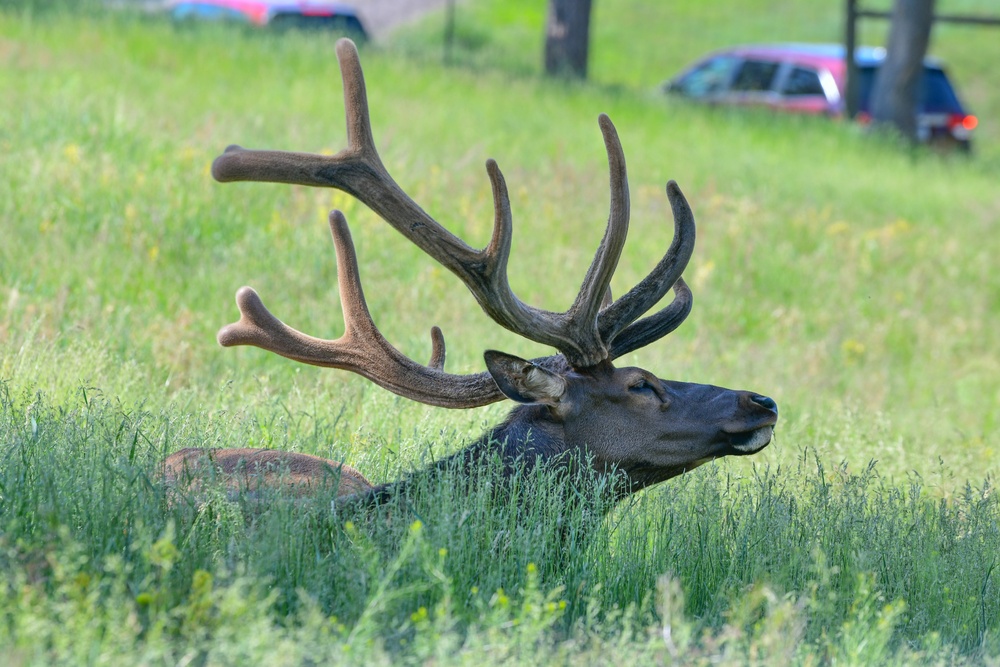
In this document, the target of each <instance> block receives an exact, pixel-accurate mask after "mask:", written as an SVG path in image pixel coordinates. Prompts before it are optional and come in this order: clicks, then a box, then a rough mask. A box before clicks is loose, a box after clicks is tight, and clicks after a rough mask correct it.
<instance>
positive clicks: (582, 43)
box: [545, 0, 593, 79]
mask: <svg viewBox="0 0 1000 667" xmlns="http://www.w3.org/2000/svg"><path fill="white" fill-rule="evenodd" d="M592 4H593V1H592V0H549V13H548V17H547V18H546V21H545V73H546V74H548V75H549V76H562V77H568V78H578V79H586V78H587V52H588V50H589V45H590V8H591V5H592Z"/></svg>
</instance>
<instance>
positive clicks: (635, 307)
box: [600, 181, 695, 356]
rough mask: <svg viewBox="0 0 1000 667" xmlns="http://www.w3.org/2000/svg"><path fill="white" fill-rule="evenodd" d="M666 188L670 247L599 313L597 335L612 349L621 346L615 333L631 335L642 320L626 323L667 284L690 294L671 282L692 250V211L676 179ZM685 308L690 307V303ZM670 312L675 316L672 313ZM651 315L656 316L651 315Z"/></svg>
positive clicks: (650, 304)
mask: <svg viewBox="0 0 1000 667" xmlns="http://www.w3.org/2000/svg"><path fill="white" fill-rule="evenodd" d="M666 189H667V197H668V199H669V200H670V207H671V209H672V212H673V218H674V238H673V241H672V242H671V244H670V247H669V248H668V249H667V252H666V254H665V255H664V256H663V258H662V259H661V260H660V261H659V263H658V264H657V265H656V267H654V268H653V270H652V271H650V272H649V275H647V276H646V277H645V278H643V279H642V280H641V281H640V282H639V283H638V284H637V285H636V286H635V287H633V288H632V289H631V290H629V292H628V293H627V294H625V295H624V296H623V297H621V298H620V299H618V300H617V301H615V302H614V303H613V304H611V305H610V306H608V307H607V308H605V309H604V311H602V312H601V315H600V332H601V339H602V340H604V341H605V342H606V343H607V344H608V345H609V346H612V347H613V348H614V349H616V350H617V349H619V348H621V347H624V346H625V344H624V343H623V344H622V345H618V344H617V337H618V336H619V335H624V334H625V332H631V333H630V338H631V336H632V335H634V334H635V333H636V331H638V329H635V330H633V327H638V325H640V324H642V323H643V322H645V320H642V321H640V322H636V324H635V325H632V326H631V327H630V326H629V325H630V324H632V322H634V321H635V320H636V319H637V318H638V317H639V316H640V315H642V314H643V313H644V312H646V311H647V310H649V309H650V308H652V307H653V306H654V305H655V304H656V303H657V302H658V301H659V300H660V299H662V298H663V297H664V295H666V293H667V292H668V291H669V290H670V288H671V287H675V291H676V292H677V297H676V299H682V296H681V295H682V292H684V293H686V294H687V295H688V296H690V290H688V289H687V287H686V286H683V287H682V288H681V290H680V291H678V290H677V288H676V286H675V283H678V282H680V283H681V285H683V282H682V281H680V276H681V274H682V273H683V272H684V269H685V268H686V267H687V263H688V261H689V260H690V259H691V254H692V252H694V241H695V224H694V214H693V213H692V212H691V207H690V206H688V203H687V200H686V199H685V198H684V194H683V193H682V192H681V190H680V188H679V187H678V186H677V183H675V182H674V181H670V182H669V183H667V188H666ZM673 307H674V306H673V305H671V306H668V307H667V308H668V309H670V308H673ZM677 308H678V309H679V310H678V311H677V312H681V311H683V308H682V307H681V306H680V305H679V304H678V306H677ZM687 311H690V305H689V306H688V308H687ZM687 311H685V313H684V316H685V317H686V316H687ZM672 312H673V311H672ZM673 316H676V313H675V314H674V315H673ZM651 317H657V316H655V315H654V316H651ZM647 319H650V318H647ZM682 321H683V318H681V320H680V321H678V322H677V324H678V325H679V324H680V322H682ZM646 326H649V325H644V327H646ZM626 327H627V328H626ZM653 330H657V328H656V327H653ZM671 331H672V329H671ZM667 333H669V331H664V332H663V333H661V334H660V335H659V336H658V337H662V336H665V335H666V334H667ZM653 340H656V338H652V339H650V340H647V341H646V342H645V343H643V345H646V344H648V343H651V342H653ZM639 347H641V345H640V346H639ZM631 349H637V348H631ZM629 351H631V350H629ZM621 354H624V352H619V353H617V354H615V355H614V356H620V355H621Z"/></svg>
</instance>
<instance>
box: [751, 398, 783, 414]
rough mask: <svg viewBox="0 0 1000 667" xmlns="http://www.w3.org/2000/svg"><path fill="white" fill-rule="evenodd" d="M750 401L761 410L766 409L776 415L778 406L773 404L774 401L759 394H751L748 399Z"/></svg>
mask: <svg viewBox="0 0 1000 667" xmlns="http://www.w3.org/2000/svg"><path fill="white" fill-rule="evenodd" d="M750 400H751V401H753V402H754V403H756V404H757V405H759V406H761V407H762V408H767V409H768V410H770V411H772V412H774V413H775V414H777V413H778V404H777V403H775V402H774V399H771V398H768V397H767V396H761V395H760V394H753V395H752V396H751V397H750Z"/></svg>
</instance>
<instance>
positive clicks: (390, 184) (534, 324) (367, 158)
mask: <svg viewBox="0 0 1000 667" xmlns="http://www.w3.org/2000/svg"><path fill="white" fill-rule="evenodd" d="M337 58H338V60H339V61H340V66H341V75H342V78H343V82H344V106H345V111H346V117H347V137H348V145H347V148H345V149H344V150H342V151H340V152H339V153H337V154H336V155H334V156H322V155H313V154H308V153H292V152H285V151H259V150H246V149H243V148H240V147H239V146H230V147H228V148H227V149H226V151H225V153H223V154H222V155H220V156H219V157H218V158H216V160H215V162H214V164H213V165H212V174H213V176H214V177H215V178H216V179H217V180H219V181H221V182H228V181H267V182H274V183H294V184H299V185H310V186H323V187H333V188H337V189H340V190H343V191H344V192H347V193H349V194H351V195H353V196H354V197H356V198H357V199H359V200H360V201H361V202H363V203H364V204H366V205H367V206H368V207H369V208H371V209H372V210H373V211H375V212H376V213H378V214H379V215H380V216H381V217H382V218H383V219H384V220H385V221H386V222H388V223H389V224H390V225H392V226H393V227H394V228H395V229H396V230H397V231H399V232H400V233H401V234H403V236H405V237H406V238H408V239H409V240H410V241H411V242H413V243H414V244H415V245H417V246H418V247H419V248H420V249H422V250H423V251H424V252H426V253H427V254H428V255H430V256H431V257H432V258H434V259H435V260H436V261H438V262H439V263H440V264H442V265H443V266H445V267H446V268H448V269H449V270H450V271H452V272H453V273H454V274H455V275H457V276H458V277H459V278H460V279H461V280H462V282H463V283H464V284H465V285H466V287H468V289H469V290H470V291H471V292H472V294H473V296H474V297H475V298H476V300H477V301H478V303H479V305H480V306H481V307H482V308H483V310H484V311H485V312H486V313H487V314H488V315H489V316H490V317H491V318H492V319H493V320H494V321H495V322H497V323H498V324H500V325H501V326H503V327H505V328H507V329H509V330H510V331H513V332H514V333H517V334H518V335H521V336H523V337H525V338H528V339H529V340H533V341H536V342H539V343H544V344H546V345H550V346H552V347H554V348H556V349H557V350H559V351H560V352H561V353H562V355H563V356H564V357H565V359H566V361H567V362H568V363H569V364H570V365H571V366H573V367H574V368H586V367H589V366H593V365H596V364H598V363H600V362H602V361H605V360H611V359H614V358H616V357H619V356H621V355H624V354H627V353H628V352H631V351H633V350H635V349H638V348H640V347H642V346H643V345H647V344H649V343H650V342H652V341H654V340H656V339H658V338H660V337H662V336H664V335H666V334H667V333H669V332H670V331H672V330H673V329H675V328H676V327H677V326H678V325H679V324H680V323H681V322H682V321H683V319H684V318H685V317H686V316H687V314H688V312H690V308H691V292H690V290H688V288H687V286H686V285H685V284H684V282H683V281H682V280H680V275H681V273H682V272H683V270H684V267H685V266H686V265H687V262H688V260H689V258H690V256H691V252H692V250H693V248H694V217H693V215H692V214H691V210H690V208H689V207H688V205H687V202H686V201H685V199H684V196H683V195H682V194H681V191H680V189H679V188H678V187H677V185H676V184H675V183H674V182H672V181H671V182H670V183H668V184H667V196H668V197H669V199H670V202H671V206H672V209H673V214H674V240H673V242H672V244H671V246H670V248H669V249H668V251H667V253H666V255H664V257H663V259H662V260H661V261H660V262H659V263H658V264H657V266H656V267H655V268H654V269H653V271H652V272H650V274H649V275H648V276H646V278H644V279H643V280H642V281H640V282H639V284H638V285H636V286H635V287H633V288H632V289H631V290H630V291H629V292H628V293H627V294H626V295H625V296H624V297H622V298H621V299H619V300H618V301H615V302H612V303H610V304H609V303H608V301H609V300H610V296H609V284H610V282H611V277H612V275H613V274H614V271H615V268H616V267H617V264H618V259H619V257H620V255H621V251H622V248H623V246H624V243H625V238H626V235H627V232H628V219H629V196H628V178H627V174H626V169H625V156H624V153H623V151H622V147H621V142H620V141H619V139H618V133H617V131H616V130H615V127H614V125H613V124H612V122H611V120H610V119H609V118H608V117H607V116H606V115H604V114H601V116H600V117H599V124H600V127H601V132H602V134H603V135H604V143H605V148H606V150H607V154H608V168H609V171H610V189H611V206H610V213H609V215H608V225H607V229H606V231H605V234H604V238H603V239H602V241H601V244H600V246H599V247H598V250H597V253H596V254H595V256H594V260H593V262H592V263H591V265H590V268H589V270H588V271H587V275H586V277H585V278H584V281H583V284H582V286H581V288H580V291H579V293H578V295H577V297H576V299H575V301H574V302H573V305H572V306H570V308H569V309H568V310H567V311H565V312H563V313H554V312H550V311H546V310H542V309H539V308H534V307H532V306H529V305H527V304H525V303H524V302H522V301H521V300H520V299H519V298H518V297H517V296H516V295H515V294H514V293H513V292H512V291H511V288H510V285H509V282H508V279H507V261H508V258H509V256H510V248H511V238H512V222H511V210H510V199H509V197H508V194H507V186H506V183H505V182H504V178H503V175H502V174H501V172H500V169H499V167H498V166H497V163H496V162H495V161H494V160H488V161H487V163H486V171H487V174H488V175H489V178H490V182H491V184H492V189H493V201H494V211H495V215H494V226H493V236H492V239H491V241H490V243H489V245H487V246H486V248H484V249H482V250H476V249H474V248H471V247H469V246H468V245H467V244H466V243H465V242H464V241H462V239H460V238H458V237H457V236H455V235H454V234H452V233H451V232H449V231H448V230H447V229H445V228H444V227H442V226H441V225H440V224H439V223H438V222H437V221H435V220H434V219H433V218H432V217H430V216H429V215H428V214H427V213H426V212H425V211H424V210H423V209H422V208H420V206H418V205H417V204H416V202H414V201H413V200H412V199H410V197H409V196H408V195H407V194H406V193H405V192H404V191H403V190H402V189H401V188H400V187H399V186H398V185H397V184H396V182H395V180H393V178H392V177H391V176H390V175H389V172H388V171H387V170H386V168H385V166H384V165H383V164H382V160H381V158H380V157H379V155H378V151H377V149H376V147H375V141H374V138H373V136H372V130H371V121H370V118H369V113H368V98H367V93H366V91H365V82H364V76H363V74H362V71H361V63H360V61H359V59H358V53H357V49H356V48H355V46H354V44H353V43H352V42H351V41H350V40H347V39H342V40H340V41H338V42H337ZM338 219H339V220H342V219H343V218H342V217H340V218H338ZM338 225H339V223H338V224H334V222H333V218H331V227H332V228H333V229H334V238H335V241H336V240H337V238H338V235H343V236H345V237H346V235H347V231H346V225H345V226H344V230H343V232H342V233H341V232H338ZM347 238H349V237H347ZM348 245H349V241H348ZM341 252H342V249H341V247H340V245H338V253H341ZM350 255H351V256H352V258H353V255H354V253H353V249H351V250H350ZM354 274H355V276H356V270H355V271H354ZM671 287H673V288H674V291H675V293H676V297H675V299H674V301H673V302H672V303H671V304H670V305H669V306H667V307H666V308H665V309H663V310H662V311H660V312H659V313H657V314H655V315H652V316H650V317H647V318H645V319H642V320H639V321H636V319H637V318H638V317H639V316H641V315H642V314H643V313H644V312H646V311H647V310H649V309H650V308H651V307H652V306H653V305H655V304H656V303H657V302H658V301H659V300H660V299H661V298H662V297H663V296H664V295H665V294H666V293H667V292H668V291H669V290H670V288H671ZM352 289H353V290H354V291H356V293H357V295H360V283H358V284H357V286H356V288H352ZM342 290H343V287H342ZM352 297H353V298H357V297H356V296H353V295H352ZM346 301H347V299H346V298H345V303H346ZM257 303H259V300H258V301H257ZM361 305H362V306H363V305H364V302H363V297H362V300H361ZM242 308H243V306H242V304H241V309H242ZM260 309H261V310H263V306H262V305H261V306H260ZM346 309H347V306H346V305H345V316H346V315H347V310H346ZM263 312H265V313H266V310H264V311H263ZM268 316H269V314H268ZM269 317H270V316H269ZM243 319H244V320H246V319H247V312H246V311H245V310H244V318H243ZM271 319H272V320H273V322H269V326H270V327H271V328H276V329H278V330H280V331H281V332H282V335H270V334H268V335H264V334H254V335H252V336H249V337H238V338H233V339H230V338H225V339H224V337H223V336H222V333H223V332H225V331H227V330H225V329H224V330H223V332H220V342H222V343H223V344H224V345H226V344H240V343H244V344H252V345H258V346H261V347H266V349H269V350H272V351H275V352H278V353H279V354H283V355H285V356H289V357H291V358H294V359H299V360H301V361H306V362H307V363H313V364H318V365H328V366H335V367H338V368H349V369H350V370H355V371H356V372H359V373H361V374H362V375H364V376H365V377H369V378H370V379H372V380H373V381H376V382H378V383H379V384H381V385H382V386H384V387H386V388H389V389H391V390H392V391H396V392H397V393H401V391H400V388H398V387H397V386H396V384H397V383H395V382H390V381H389V380H388V379H383V380H381V381H380V380H379V379H377V378H375V377H372V375H376V373H374V372H372V371H370V370H365V369H359V368H357V366H356V365H352V366H348V365H346V364H344V363H343V362H341V361H340V359H341V358H342V357H341V354H342V353H341V352H340V351H339V350H341V349H342V348H341V347H334V348H328V347H327V346H326V345H322V346H320V345H316V343H315V341H316V339H311V338H309V337H307V336H305V335H304V334H299V333H298V332H295V334H297V336H294V337H292V338H289V337H288V336H287V335H285V332H286V329H287V327H285V328H284V329H282V328H280V327H284V325H281V323H280V322H278V321H277V320H276V319H274V318H273V317H272V318H271ZM364 319H365V320H366V321H367V322H369V323H370V322H371V318H370V316H368V313H367V309H366V308H365V309H364ZM241 322H243V320H241ZM277 325H280V327H278V326H277ZM265 328H266V327H265ZM371 328H372V331H374V333H375V334H377V330H376V329H375V328H374V324H372V325H371ZM261 331H263V329H261ZM287 331H294V330H291V329H287ZM348 331H350V325H349V327H348ZM347 337H348V334H347V333H345V338H347ZM341 340H344V339H341ZM378 340H379V342H378V343H373V344H372V347H373V349H377V350H380V351H382V352H384V353H385V354H387V355H389V356H390V357H392V356H393V354H395V355H396V356H397V357H400V358H402V359H404V360H406V362H408V363H409V364H410V365H406V366H404V368H405V372H406V373H412V372H414V366H417V367H418V370H419V374H420V375H421V377H423V376H424V374H426V373H430V372H436V369H434V368H431V367H423V366H419V365H418V364H415V363H414V362H412V361H410V360H408V359H406V358H405V357H403V356H402V355H400V354H399V353H398V351H396V350H395V349H394V348H392V347H391V346H390V345H389V344H388V343H387V342H385V341H384V339H383V338H382V337H381V335H378ZM304 341H309V345H306V349H308V351H309V354H300V353H301V352H302V350H303V347H302V346H304V345H305V342H304ZM264 343H266V345H265V344H264ZM339 343H340V341H335V342H331V343H330V344H331V345H337V344H339ZM442 349H443V342H442ZM334 350H337V351H336V352H334ZM328 351H329V352H328ZM390 351H391V352H390ZM370 352H371V351H368V352H366V354H365V355H362V356H363V357H364V359H365V363H373V362H372V361H371V359H369V358H368V356H370ZM327 353H329V354H331V355H332V356H331V357H330V358H326V357H325V356H324V355H325V354H327ZM393 358H395V357H393ZM549 360H552V358H549ZM549 363H553V364H554V363H556V362H555V361H549ZM420 369H422V370H420ZM429 377H430V376H427V379H429ZM445 377H447V378H459V377H465V378H475V380H474V381H473V380H462V381H461V382H458V383H457V384H456V385H455V389H456V390H457V389H458V384H462V383H464V382H472V383H473V384H474V385H476V386H479V385H478V383H479V382H480V376H478V375H476V376H445ZM455 382H456V381H454V380H451V379H449V380H448V381H447V383H455ZM463 390H468V389H466V388H464V387H463ZM447 393H448V399H447V400H448V402H446V403H441V402H435V401H434V400H428V399H425V398H420V397H418V396H411V397H413V398H415V399H416V400H422V401H424V402H429V403H432V404H435V405H452V403H451V402H450V401H452V400H453V399H454V396H452V395H451V392H450V391H449V392H447ZM403 395H408V396H409V395H410V394H403ZM420 395H421V396H424V394H422V393H421V394H420ZM485 399H486V396H485V395H484V396H483V398H482V399H481V400H485ZM493 400H497V399H493ZM486 402H491V401H486ZM479 404H482V403H479Z"/></svg>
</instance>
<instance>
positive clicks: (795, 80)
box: [781, 67, 825, 96]
mask: <svg viewBox="0 0 1000 667" xmlns="http://www.w3.org/2000/svg"><path fill="white" fill-rule="evenodd" d="M781 92H782V93H784V94H785V95H789V96H798V95H824V96H825V92H824V90H823V84H822V83H820V81H819V72H817V71H816V70H814V69H812V68H811V67H793V68H792V71H791V72H789V73H788V77H787V78H786V79H785V85H784V89H783V90H782V91H781Z"/></svg>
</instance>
